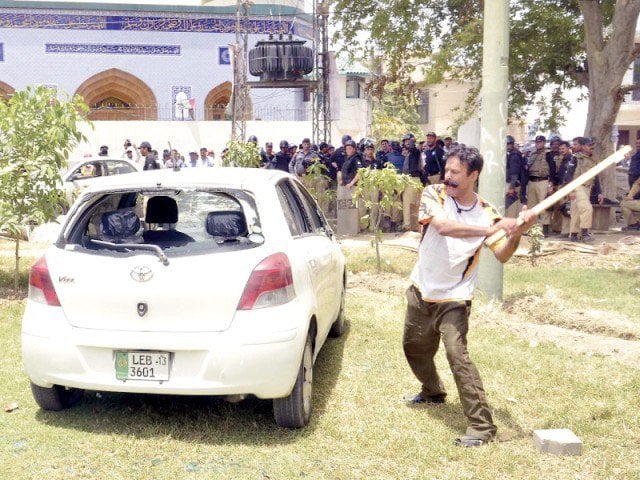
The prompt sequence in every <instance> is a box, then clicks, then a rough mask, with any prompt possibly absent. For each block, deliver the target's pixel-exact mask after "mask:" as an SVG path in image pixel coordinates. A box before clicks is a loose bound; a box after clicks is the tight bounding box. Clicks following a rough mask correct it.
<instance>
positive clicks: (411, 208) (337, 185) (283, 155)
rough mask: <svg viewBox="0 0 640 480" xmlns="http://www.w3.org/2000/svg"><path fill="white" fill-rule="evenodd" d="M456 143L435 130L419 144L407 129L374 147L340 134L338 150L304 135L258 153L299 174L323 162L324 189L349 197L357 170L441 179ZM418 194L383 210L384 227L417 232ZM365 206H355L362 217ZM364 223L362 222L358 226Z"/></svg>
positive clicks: (408, 193) (267, 162) (270, 164)
mask: <svg viewBox="0 0 640 480" xmlns="http://www.w3.org/2000/svg"><path fill="white" fill-rule="evenodd" d="M455 145H456V143H455V142H453V140H452V138H451V137H447V138H445V139H438V138H437V136H436V134H435V133H434V132H429V133H428V134H427V136H426V139H425V140H424V141H423V142H417V141H416V138H415V136H414V135H413V134H411V133H409V134H407V135H405V136H404V137H403V138H402V141H391V140H387V139H383V140H382V141H380V145H379V148H378V150H376V149H375V142H374V141H373V140H372V139H370V138H364V139H361V140H360V141H359V142H356V141H355V140H354V139H353V138H351V136H350V135H344V136H343V137H342V139H341V145H340V146H339V147H338V148H334V147H333V146H332V145H329V144H327V143H320V144H319V145H317V146H316V145H312V143H311V141H310V140H309V139H308V138H305V139H303V140H302V143H301V144H300V145H299V146H297V145H295V144H289V142H287V141H286V140H282V141H281V142H280V146H279V147H280V150H279V151H278V152H274V149H273V145H272V144H271V143H266V144H265V148H264V150H263V151H261V157H262V162H261V163H262V166H263V167H264V168H276V169H280V170H283V171H286V172H289V173H291V174H294V175H297V176H299V177H302V176H304V175H305V174H306V172H307V169H308V167H309V166H310V165H312V164H313V163H314V162H321V163H322V164H323V165H324V166H325V167H326V176H327V177H328V188H332V189H335V190H337V198H338V200H340V199H344V198H351V196H352V193H353V191H354V187H355V186H356V184H357V182H358V170H359V169H360V168H372V169H382V168H385V167H386V165H387V164H389V165H391V166H393V168H394V169H395V170H396V171H397V172H398V173H404V174H407V175H410V176H411V177H417V178H419V179H420V180H421V181H422V184H423V185H426V184H428V183H439V182H440V181H441V180H442V179H443V178H444V165H445V156H446V152H447V151H448V150H449V149H451V148H453V147H455ZM420 193H421V192H420V191H418V190H417V189H415V188H411V187H409V188H406V189H405V191H404V192H399V194H398V202H397V203H398V207H397V208H393V209H392V211H391V212H387V214H386V216H385V217H384V218H383V219H382V222H381V226H382V229H383V230H385V231H408V230H414V231H417V228H418V224H417V205H418V201H419V195H420ZM373 200H374V201H375V199H373ZM363 204H364V202H359V206H358V208H359V210H360V214H361V215H360V216H361V217H364V216H365V213H366V211H365V209H364V205H363ZM400 205H401V207H400ZM369 213H370V214H371V213H372V212H369ZM369 221H370V222H373V221H374V218H373V217H371V216H370V220H369ZM366 227H367V225H365V224H362V223H361V225H360V228H361V229H363V228H366Z"/></svg>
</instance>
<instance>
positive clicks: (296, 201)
mask: <svg viewBox="0 0 640 480" xmlns="http://www.w3.org/2000/svg"><path fill="white" fill-rule="evenodd" d="M278 189H279V192H278V195H279V197H280V203H281V205H282V208H283V210H284V211H285V216H287V217H289V219H288V221H289V222H290V223H292V224H293V225H294V228H292V227H290V228H292V230H293V231H292V235H293V237H294V241H293V242H294V244H296V247H295V248H296V249H300V250H301V252H302V253H303V254H304V256H305V261H306V266H307V268H308V271H309V278H310V281H311V284H312V288H313V292H314V294H315V298H316V313H317V318H318V323H319V329H320V331H321V332H323V333H325V332H326V331H328V329H329V328H330V326H331V323H332V322H333V315H334V313H335V311H336V308H337V305H338V304H339V294H338V286H339V281H340V280H339V279H340V274H339V273H338V265H337V258H336V256H335V254H334V251H335V248H336V247H335V244H334V243H333V241H332V239H331V237H330V235H329V232H328V231H327V229H326V228H325V227H324V226H323V224H322V221H321V219H320V217H319V216H318V213H317V211H316V209H315V208H316V207H314V205H315V201H314V200H313V199H312V198H311V197H310V196H309V197H308V198H307V197H306V196H305V194H304V193H302V192H303V191H302V190H301V189H300V188H298V186H297V184H295V182H293V181H291V180H290V179H286V180H283V181H282V182H281V183H280V184H279V185H278ZM307 195H308V194H307Z"/></svg>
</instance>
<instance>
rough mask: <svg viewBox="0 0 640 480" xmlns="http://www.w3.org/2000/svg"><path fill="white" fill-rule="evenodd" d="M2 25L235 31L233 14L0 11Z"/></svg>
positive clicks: (283, 26)
mask: <svg viewBox="0 0 640 480" xmlns="http://www.w3.org/2000/svg"><path fill="white" fill-rule="evenodd" d="M0 28H38V29H40V28H47V29H50V28H55V29H62V30H127V31H153V32H195V33H235V31H236V20H235V19H234V18H178V17H140V16H121V15H60V14H32V13H3V14H0ZM298 28H299V27H297V26H296V28H295V29H294V24H293V22H291V21H287V20H284V21H283V20H266V19H265V20H249V22H248V23H245V22H241V26H240V29H241V31H248V32H249V33H252V34H270V33H273V34H280V33H282V34H289V33H292V34H295V33H296V31H297V30H298Z"/></svg>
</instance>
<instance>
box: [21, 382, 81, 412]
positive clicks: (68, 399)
mask: <svg viewBox="0 0 640 480" xmlns="http://www.w3.org/2000/svg"><path fill="white" fill-rule="evenodd" d="M31 393H32V394H33V398H34V399H35V401H36V403H37V404H38V406H39V407H40V408H41V409H43V410H53V411H55V412H57V411H59V410H63V409H65V408H71V407H73V406H75V405H77V404H78V402H80V400H82V396H83V395H84V390H82V389H81V388H66V387H62V386H60V385H54V386H53V387H51V388H47V387H40V386H38V385H36V384H34V383H31Z"/></svg>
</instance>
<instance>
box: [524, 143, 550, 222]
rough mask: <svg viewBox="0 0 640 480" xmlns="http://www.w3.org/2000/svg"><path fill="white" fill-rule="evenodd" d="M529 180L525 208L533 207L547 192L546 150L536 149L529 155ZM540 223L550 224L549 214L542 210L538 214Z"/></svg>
mask: <svg viewBox="0 0 640 480" xmlns="http://www.w3.org/2000/svg"><path fill="white" fill-rule="evenodd" d="M528 173H529V181H528V183H527V208H533V207H534V206H535V205H537V204H538V203H540V202H541V201H542V200H544V199H545V198H547V195H548V193H549V177H550V175H551V172H550V171H549V164H548V163H547V152H546V150H536V151H535V152H533V153H532V154H531V156H530V157H529V172H528ZM540 221H541V222H542V225H549V224H551V214H550V212H548V211H546V210H545V211H544V212H542V213H541V214H540Z"/></svg>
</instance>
